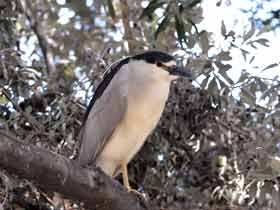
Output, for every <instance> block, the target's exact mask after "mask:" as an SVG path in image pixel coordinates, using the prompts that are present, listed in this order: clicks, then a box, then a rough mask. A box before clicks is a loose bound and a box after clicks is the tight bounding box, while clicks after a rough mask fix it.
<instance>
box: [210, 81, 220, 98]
mask: <svg viewBox="0 0 280 210" xmlns="http://www.w3.org/2000/svg"><path fill="white" fill-rule="evenodd" d="M208 91H209V92H210V93H212V95H216V94H217V93H218V91H219V89H218V84H217V82H216V79H215V78H213V79H212V80H211V82H210V83H209V85H208Z"/></svg>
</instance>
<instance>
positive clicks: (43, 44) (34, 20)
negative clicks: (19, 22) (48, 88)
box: [20, 0, 56, 75]
mask: <svg viewBox="0 0 280 210" xmlns="http://www.w3.org/2000/svg"><path fill="white" fill-rule="evenodd" d="M20 2H22V8H23V10H24V13H25V15H26V17H27V19H28V20H29V22H30V26H31V29H32V30H33V31H34V33H35V34H36V36H37V38H38V42H39V45H40V48H41V50H42V52H43V56H44V59H45V63H46V66H47V71H48V74H51V75H52V74H53V73H54V72H56V66H55V61H54V56H53V51H52V49H51V46H50V44H49V42H48V37H47V36H46V35H45V34H44V31H45V30H44V29H43V27H41V25H40V24H39V21H38V17H37V15H36V13H35V12H34V11H32V4H31V3H30V2H29V0H25V1H20Z"/></svg>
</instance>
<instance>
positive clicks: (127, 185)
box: [120, 161, 145, 200]
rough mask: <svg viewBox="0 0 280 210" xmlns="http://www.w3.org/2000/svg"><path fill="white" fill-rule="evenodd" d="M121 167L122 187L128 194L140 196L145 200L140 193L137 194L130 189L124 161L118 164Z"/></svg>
mask: <svg viewBox="0 0 280 210" xmlns="http://www.w3.org/2000/svg"><path fill="white" fill-rule="evenodd" d="M120 165H121V171H122V178H123V185H124V186H125V187H126V189H127V191H128V192H132V193H135V194H136V195H138V196H140V197H141V198H142V199H144V200H145V197H144V195H143V194H142V193H140V192H138V191H137V190H134V189H132V188H131V187H130V184H129V180H128V173H127V165H126V163H125V162H124V161H121V162H120Z"/></svg>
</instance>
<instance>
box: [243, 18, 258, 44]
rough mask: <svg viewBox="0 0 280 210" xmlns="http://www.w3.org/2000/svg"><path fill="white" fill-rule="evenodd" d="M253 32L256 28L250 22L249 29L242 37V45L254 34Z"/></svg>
mask: <svg viewBox="0 0 280 210" xmlns="http://www.w3.org/2000/svg"><path fill="white" fill-rule="evenodd" d="M255 31H256V26H255V24H254V22H252V24H251V29H250V30H249V31H248V32H247V33H245V34H244V35H243V43H244V42H246V41H247V40H248V39H250V38H251V37H252V36H253V35H254V34H255Z"/></svg>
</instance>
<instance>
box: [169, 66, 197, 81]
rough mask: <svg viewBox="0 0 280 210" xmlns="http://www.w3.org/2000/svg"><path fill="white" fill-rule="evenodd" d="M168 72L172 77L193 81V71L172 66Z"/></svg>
mask: <svg viewBox="0 0 280 210" xmlns="http://www.w3.org/2000/svg"><path fill="white" fill-rule="evenodd" d="M168 71H169V73H170V74H171V75H174V76H181V77H186V78H188V79H190V80H192V78H193V75H192V73H191V71H190V70H188V69H185V68H183V67H179V66H171V67H169V69H168Z"/></svg>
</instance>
